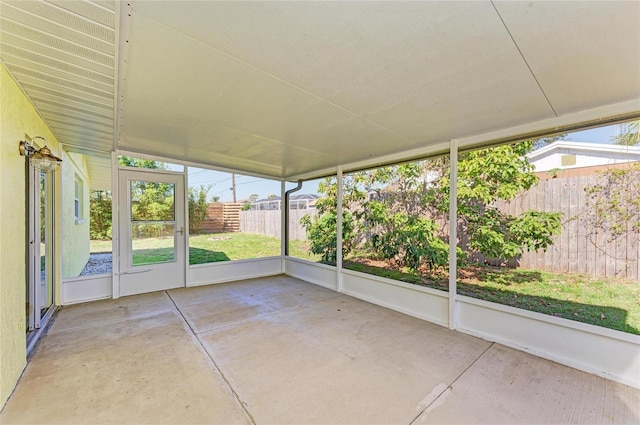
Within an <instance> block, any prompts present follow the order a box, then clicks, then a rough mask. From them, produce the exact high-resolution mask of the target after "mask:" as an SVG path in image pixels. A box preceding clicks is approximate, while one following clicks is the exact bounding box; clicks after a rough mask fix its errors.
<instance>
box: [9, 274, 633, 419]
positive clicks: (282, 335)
mask: <svg viewBox="0 0 640 425" xmlns="http://www.w3.org/2000/svg"><path fill="white" fill-rule="evenodd" d="M0 422H1V423H2V424H5V425H8V424H17V423H29V424H40V423H64V424H94V423H95V424H102V423H105V424H106V423H112V424H143V423H147V424H160V423H168V424H169V423H170V424H190V423H209V424H212V423H223V424H237V423H238V424H240V423H244V424H251V423H257V424H285V423H291V424H303V423H304V424H307V423H308V424H333V423H335V424H356V423H357V424H374V423H379V424H411V423H416V424H429V423H438V424H439V423H456V424H460V423H492V424H496V423H509V424H514V423H553V424H556V423H575V424H605V423H616V424H624V423H629V424H638V423H640V390H637V389H633V388H631V387H628V386H625V385H621V384H617V383H614V382H611V381H607V380H605V379H602V378H599V377H596V376H593V375H589V374H586V373H583V372H580V371H577V370H575V369H571V368H568V367H565V366H561V365H559V364H556V363H553V362H550V361H547V360H543V359H540V358H538V357H535V356H532V355H529V354H526V353H523V352H519V351H516V350H512V349H510V348H507V347H504V346H501V345H499V344H493V343H490V342H487V341H483V340H481V339H478V338H474V337H471V336H468V335H463V334H460V333H457V332H452V331H449V330H448V329H446V328H443V327H441V326H437V325H433V324H430V323H427V322H424V321H421V320H418V319H414V318H412V317H408V316H405V315H403V314H400V313H396V312H394V311H391V310H387V309H384V308H381V307H377V306H374V305H371V304H368V303H366V302H363V301H359V300H357V299H354V298H351V297H348V296H345V295H341V294H338V293H335V292H332V291H329V290H327V289H324V288H321V287H318V286H315V285H311V284H308V283H304V282H302V281H299V280H297V279H294V278H290V277H287V276H278V277H273V278H264V279H255V280H249V281H242V282H236V283H231V284H222V285H212V286H206V287H197V288H185V289H178V290H171V291H166V292H158V293H152V294H145V295H137V296H131V297H125V298H121V299H118V300H110V301H101V302H94V303H87V304H82V305H77V306H71V307H65V308H63V309H62V311H61V312H60V313H59V315H58V317H57V319H56V321H55V323H54V324H53V326H52V328H51V329H50V331H49V333H48V335H47V336H46V337H45V338H44V340H43V341H42V342H41V344H40V346H39V347H38V349H37V352H36V354H35V356H34V357H33V359H32V360H31V362H30V363H29V365H28V367H27V369H26V371H25V373H24V375H23V377H22V379H21V380H20V382H19V384H18V387H17V388H16V390H15V393H14V394H13V396H12V397H11V399H10V400H9V401H8V403H7V404H6V405H5V408H4V410H3V412H2V414H1V415H0Z"/></svg>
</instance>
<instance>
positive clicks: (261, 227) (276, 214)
mask: <svg viewBox="0 0 640 425" xmlns="http://www.w3.org/2000/svg"><path fill="white" fill-rule="evenodd" d="M306 214H309V215H311V216H312V217H315V215H316V214H317V211H316V210H315V209H302V210H290V214H289V239H291V240H301V241H306V240H307V232H306V231H305V230H304V228H303V227H302V225H301V224H300V219H301V218H302V217H303V216H304V215H306ZM280 217H281V215H280V210H263V211H240V214H239V221H240V231H241V232H246V233H256V234H260V235H268V236H273V237H277V238H279V237H280V228H281V225H280V223H281V221H280V220H281V218H280Z"/></svg>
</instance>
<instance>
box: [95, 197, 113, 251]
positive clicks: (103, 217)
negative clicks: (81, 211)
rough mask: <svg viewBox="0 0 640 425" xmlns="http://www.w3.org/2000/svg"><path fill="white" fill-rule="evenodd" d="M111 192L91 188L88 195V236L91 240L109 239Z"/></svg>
mask: <svg viewBox="0 0 640 425" xmlns="http://www.w3.org/2000/svg"><path fill="white" fill-rule="evenodd" d="M111 204H112V200H111V192H110V191H106V190H93V191H91V195H90V197H89V237H90V238H91V239H93V240H111V236H112V234H111V231H112V215H111V214H112V212H111Z"/></svg>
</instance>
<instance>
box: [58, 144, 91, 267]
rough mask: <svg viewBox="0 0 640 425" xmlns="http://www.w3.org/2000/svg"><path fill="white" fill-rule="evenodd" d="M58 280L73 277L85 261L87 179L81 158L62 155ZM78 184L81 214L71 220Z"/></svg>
mask: <svg viewBox="0 0 640 425" xmlns="http://www.w3.org/2000/svg"><path fill="white" fill-rule="evenodd" d="M61 158H62V167H60V169H61V173H62V182H63V183H62V187H61V190H62V200H61V206H60V208H61V211H62V277H63V278H66V277H77V276H79V275H80V272H82V269H84V266H85V265H86V264H87V260H89V251H90V246H89V239H90V236H89V178H88V172H87V167H86V160H85V157H84V156H83V155H80V154H76V153H67V152H63V154H62V157H61ZM76 175H77V176H78V177H79V179H80V180H81V181H82V190H83V193H82V202H83V206H84V211H83V213H82V219H83V220H81V221H77V220H76V219H75V204H74V200H75V179H76Z"/></svg>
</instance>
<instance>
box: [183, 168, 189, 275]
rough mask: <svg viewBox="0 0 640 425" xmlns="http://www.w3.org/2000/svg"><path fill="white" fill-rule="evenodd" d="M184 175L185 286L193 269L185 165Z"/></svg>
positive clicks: (187, 172)
mask: <svg viewBox="0 0 640 425" xmlns="http://www.w3.org/2000/svg"><path fill="white" fill-rule="evenodd" d="M182 175H183V176H184V178H183V181H184V199H183V205H182V207H183V208H184V232H183V235H185V236H184V238H183V241H182V243H183V244H184V286H187V287H188V286H189V282H190V279H191V269H190V267H189V244H190V243H191V241H190V239H191V232H190V231H189V229H190V227H189V167H187V166H186V165H183V168H182Z"/></svg>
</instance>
